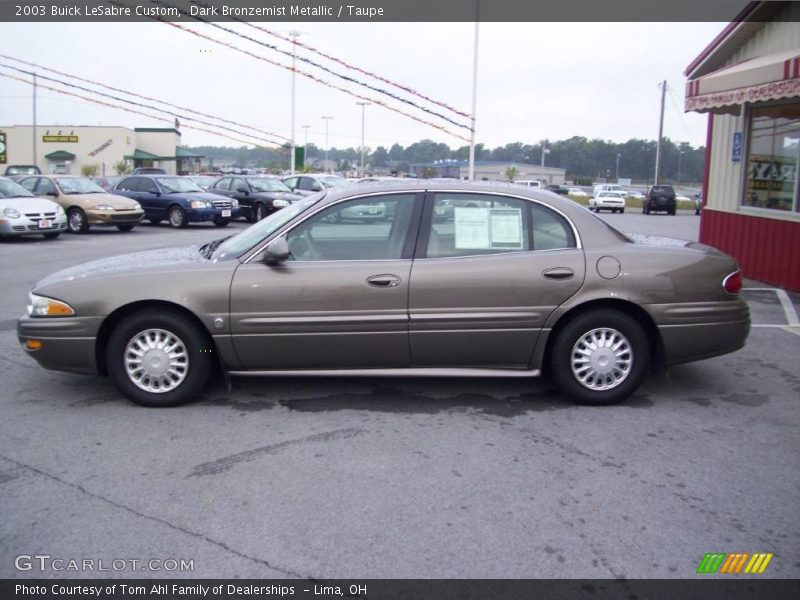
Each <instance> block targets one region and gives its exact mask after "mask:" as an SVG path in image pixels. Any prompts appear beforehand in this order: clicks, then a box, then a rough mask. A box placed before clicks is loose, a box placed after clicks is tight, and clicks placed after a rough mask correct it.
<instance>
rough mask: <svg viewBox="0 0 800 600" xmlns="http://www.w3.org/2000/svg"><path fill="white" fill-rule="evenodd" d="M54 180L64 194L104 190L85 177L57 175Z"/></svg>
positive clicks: (100, 192) (100, 191)
mask: <svg viewBox="0 0 800 600" xmlns="http://www.w3.org/2000/svg"><path fill="white" fill-rule="evenodd" d="M55 182H56V183H57V184H58V187H60V188H61V191H62V192H64V193H65V194H104V193H105V190H104V189H103V188H101V187H100V186H99V185H97V184H96V183H95V182H94V181H92V180H91V179H87V178H86V177H57V178H56V180H55Z"/></svg>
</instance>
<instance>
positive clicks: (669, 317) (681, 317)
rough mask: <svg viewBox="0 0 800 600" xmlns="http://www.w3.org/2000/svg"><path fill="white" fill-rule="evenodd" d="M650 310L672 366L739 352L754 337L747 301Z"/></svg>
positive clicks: (674, 306) (665, 359)
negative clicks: (750, 335)
mask: <svg viewBox="0 0 800 600" xmlns="http://www.w3.org/2000/svg"><path fill="white" fill-rule="evenodd" d="M646 308H648V309H649V312H650V313H651V314H652V315H653V317H654V319H655V321H656V324H657V327H658V331H659V334H660V336H661V343H662V347H663V350H664V361H665V363H666V364H668V365H670V364H678V363H683V362H690V361H693V360H701V359H704V358H711V357H713V356H720V355H722V354H728V353H730V352H735V351H736V350H739V349H740V348H742V347H743V346H744V344H745V341H746V340H747V336H748V335H749V333H750V310H749V309H748V307H747V304H746V303H745V302H744V301H743V300H731V301H726V302H701V303H692V304H672V305H656V306H653V305H651V306H649V307H646Z"/></svg>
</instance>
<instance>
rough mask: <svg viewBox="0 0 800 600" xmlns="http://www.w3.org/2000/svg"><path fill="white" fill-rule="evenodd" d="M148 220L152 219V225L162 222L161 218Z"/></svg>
mask: <svg viewBox="0 0 800 600" xmlns="http://www.w3.org/2000/svg"><path fill="white" fill-rule="evenodd" d="M148 221H150V224H151V225H158V224H159V223H161V219H148Z"/></svg>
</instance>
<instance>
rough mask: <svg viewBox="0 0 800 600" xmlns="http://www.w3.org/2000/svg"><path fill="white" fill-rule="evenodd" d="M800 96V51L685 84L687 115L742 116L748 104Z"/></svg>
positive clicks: (763, 58) (752, 61)
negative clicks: (745, 105) (697, 113)
mask: <svg viewBox="0 0 800 600" xmlns="http://www.w3.org/2000/svg"><path fill="white" fill-rule="evenodd" d="M797 96H800V48H794V49H792V50H785V51H783V52H776V53H775V54H768V55H766V56H759V57H757V58H752V59H750V60H745V61H743V62H740V63H738V64H735V65H732V66H730V67H725V68H723V69H719V70H717V71H714V72H712V73H708V74H707V75H703V76H701V77H697V78H695V79H690V80H689V81H688V82H687V83H686V111H687V112H689V111H694V112H714V113H728V114H737V115H738V114H739V112H740V111H741V107H742V105H743V104H744V103H745V102H766V101H769V100H780V99H782V98H792V97H797Z"/></svg>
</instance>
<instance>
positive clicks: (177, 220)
mask: <svg viewBox="0 0 800 600" xmlns="http://www.w3.org/2000/svg"><path fill="white" fill-rule="evenodd" d="M169 222H170V223H172V224H173V225H175V226H176V227H177V226H178V225H180V224H181V223H182V222H183V216H182V215H181V213H180V212H179V211H177V210H173V211H172V212H171V213H169Z"/></svg>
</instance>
